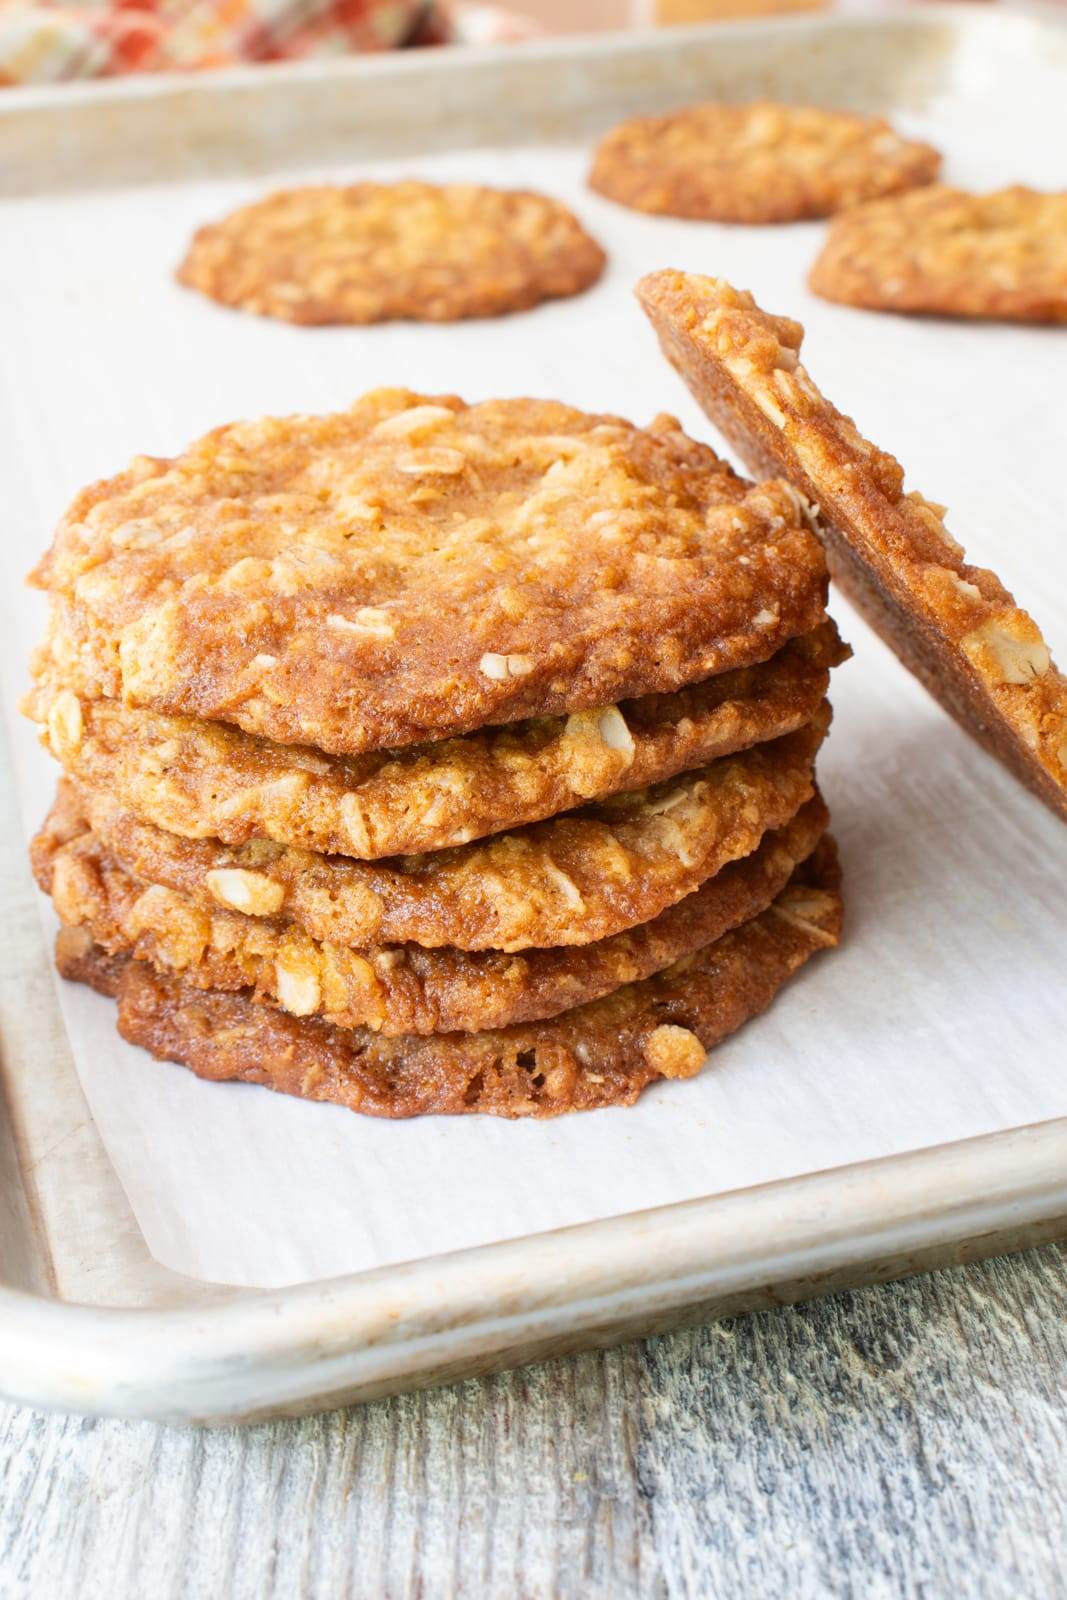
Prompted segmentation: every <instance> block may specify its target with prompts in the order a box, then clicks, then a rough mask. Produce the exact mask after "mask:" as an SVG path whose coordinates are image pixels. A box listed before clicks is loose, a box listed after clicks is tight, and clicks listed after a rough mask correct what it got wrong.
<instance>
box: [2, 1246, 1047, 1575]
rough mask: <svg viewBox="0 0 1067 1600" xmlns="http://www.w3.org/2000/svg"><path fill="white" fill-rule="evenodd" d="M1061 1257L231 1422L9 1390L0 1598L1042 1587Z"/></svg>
mask: <svg viewBox="0 0 1067 1600" xmlns="http://www.w3.org/2000/svg"><path fill="white" fill-rule="evenodd" d="M1065 1263H1067V1254H1065V1251H1064V1248H1063V1247H1057V1246H1051V1247H1048V1248H1046V1249H1044V1250H1040V1251H1031V1252H1029V1253H1027V1254H1026V1255H1022V1256H1017V1257H1013V1258H1005V1259H1002V1260H999V1261H990V1262H985V1263H982V1264H980V1265H978V1266H975V1267H971V1268H967V1269H961V1270H957V1271H952V1272H941V1273H936V1274H933V1275H931V1276H929V1277H926V1278H920V1279H914V1280H911V1281H909V1282H907V1283H903V1284H897V1285H890V1286H886V1287H881V1288H875V1289H868V1290H863V1291H856V1292H853V1293H850V1294H845V1295H840V1296H837V1297H836V1298H834V1299H830V1300H824V1301H820V1302H817V1303H814V1304H812V1305H809V1306H803V1307H797V1308H793V1309H790V1310H785V1311H781V1312H777V1313H768V1314H764V1315H761V1316H757V1317H751V1318H747V1319H739V1320H736V1321H734V1322H729V1323H723V1324H719V1325H716V1326H712V1327H707V1328H701V1329H697V1330H694V1331H692V1332H688V1333H679V1334H675V1335H672V1336H670V1337H668V1338H663V1339H656V1340H649V1341H647V1342H646V1343H644V1344H642V1345H631V1346H629V1347H627V1348H625V1349H622V1350H618V1351H611V1352H608V1353H607V1354H603V1355H588V1356H583V1357H580V1358H577V1359H575V1360H572V1361H568V1362H560V1363H553V1364H550V1365H546V1366H542V1367H539V1368H535V1369H531V1370H529V1371H526V1372H519V1373H514V1374H510V1375H506V1376H502V1377H498V1378H493V1379H489V1380H486V1381H477V1380H471V1381H470V1382H467V1383H463V1384H460V1385H457V1386H455V1387H453V1388H451V1389H447V1390H442V1391H440V1392H437V1393H433V1394H421V1395H410V1396H405V1397H402V1398H400V1399H397V1400H392V1401H386V1402H382V1403H380V1404H377V1405H373V1406H368V1407H366V1408H363V1409H359V1410H352V1411H348V1412H337V1413H334V1414H333V1415H330V1416H326V1417H320V1418H311V1419H308V1420H306V1421H303V1422H298V1423H278V1424H273V1425H264V1426H260V1427H256V1428H251V1429H247V1430H240V1429H230V1430H225V1431H220V1432H215V1433H193V1432H184V1431H179V1430H177V1429H168V1428H157V1427H154V1426H152V1425H150V1424H140V1423H137V1424H125V1423H119V1422H110V1421H100V1422H94V1421H92V1420H86V1419H79V1418H70V1417H45V1416H41V1415H37V1414H35V1413H32V1412H27V1411H22V1410H18V1409H15V1408H13V1407H7V1408H4V1409H3V1410H0V1595H2V1596H3V1600H68V1597H69V1600H74V1597H77V1600H96V1597H100V1600H134V1597H137V1600H141V1597H143V1596H146V1595H151V1596H152V1597H153V1600H171V1597H173V1600H219V1597H222V1596H225V1597H226V1600H268V1597H270V1600H274V1597H277V1600H340V1597H344V1596H358V1597H363V1596H367V1597H374V1600H378V1597H383V1600H394V1597H397V1600H400V1597H404V1600H407V1597H411V1600H415V1597H419V1596H425V1597H428V1600H439V1597H457V1600H458V1597H461V1596H462V1597H467V1596H471V1597H478V1600H482V1597H485V1596H498V1595H499V1596H507V1597H512V1596H515V1597H519V1600H526V1597H529V1600H541V1597H547V1596H556V1595H560V1596H567V1597H569V1596H581V1597H582V1600H602V1597H603V1600H607V1597H612V1600H615V1597H629V1596H635V1597H640V1600H645V1597H650V1600H651V1597H655V1600H659V1597H670V1600H674V1597H694V1600H696V1597H700V1600H705V1597H709V1596H714V1597H720V1596H722V1597H733V1596H740V1595H745V1596H748V1597H752V1600H763V1597H775V1600H777V1597H778V1596H781V1595H787V1594H788V1595H789V1596H790V1597H791V1600H793V1597H795V1600H807V1597H809V1596H810V1597H812V1600H815V1597H818V1600H824V1597H827V1596H830V1597H837V1596H841V1597H852V1596H854V1595H855V1596H863V1597H864V1600H866V1597H874V1600H880V1597H883V1596H885V1597H889V1596H893V1597H896V1596H922V1597H924V1600H929V1597H938V1600H940V1597H942V1596H944V1597H951V1600H962V1597H967V1596H972V1595H973V1596H979V1597H981V1600H1000V1597H1001V1596H1003V1597H1005V1600H1008V1597H1011V1600H1031V1597H1033V1600H1057V1597H1059V1596H1063V1595H1067V1497H1065V1466H1064V1464H1065V1462H1067V1273H1065V1271H1064V1267H1065Z"/></svg>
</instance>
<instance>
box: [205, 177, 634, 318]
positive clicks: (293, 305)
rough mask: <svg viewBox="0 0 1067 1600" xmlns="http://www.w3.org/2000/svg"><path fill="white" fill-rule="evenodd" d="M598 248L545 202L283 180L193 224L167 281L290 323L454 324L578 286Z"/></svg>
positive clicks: (425, 187) (591, 275) (594, 269)
mask: <svg viewBox="0 0 1067 1600" xmlns="http://www.w3.org/2000/svg"><path fill="white" fill-rule="evenodd" d="M603 270H604V252H603V250H601V248H600V246H599V245H598V244H597V242H596V240H595V239H592V238H590V236H589V234H588V233H586V231H585V229H584V228H583V227H582V226H581V224H580V223H579V221H578V219H577V218H576V217H575V216H574V215H573V214H572V213H571V212H570V211H568V210H567V208H566V206H564V205H561V204H560V202H559V201H558V200H552V199H549V198H548V197H547V196H546V195H541V194H531V193H528V192H526V191H524V190H504V189H484V188H479V187H476V186H475V185H472V184H448V185H444V186H441V185H438V184H432V183H416V182H405V183H355V184H351V185H349V186H348V187H347V188H337V187H330V186H321V187H317V188H304V189H288V190H284V191H282V192H280V193H278V194H272V195H268V196H266V198H265V199H262V200H258V201H256V203H255V204H254V205H249V206H243V207H242V208H241V209H240V210H239V211H235V212H233V213H232V215H230V216H228V217H225V218H224V219H223V220H222V221H221V222H213V223H209V224H208V225H207V226H206V227H203V228H201V229H200V231H199V232H198V233H197V234H196V236H195V238H194V239H193V242H192V244H191V245H190V247H189V252H188V254H187V256H186V257H185V260H184V261H183V262H182V264H181V266H180V267H179V269H178V280H179V282H180V283H183V284H186V285H187V286H188V287H189V288H191V289H199V290H200V291H201V292H202V293H203V294H206V295H209V296H210V297H211V298H212V299H213V300H218V301H219V302H221V304H222V305H226V306H236V307H239V308H240V309H242V310H244V311H254V312H257V313H258V314H259V315H260V316H265V317H278V318H281V319H282V320H283V321H285V322H299V323H368V322H385V321H390V320H395V319H397V318H404V319H408V320H414V321H418V322H455V321H458V320H459V319H460V318H463V317H495V316H500V315H502V314H503V313H505V312H509V311H525V310H527V309H528V308H529V307H531V306H535V305H538V304H539V303H540V302H541V301H543V300H552V299H558V298H560V297H561V296H566V295H574V294H579V293H581V291H582V290H583V289H587V288H589V286H590V284H593V283H595V282H596V280H597V279H598V278H599V277H600V274H601V273H602V272H603Z"/></svg>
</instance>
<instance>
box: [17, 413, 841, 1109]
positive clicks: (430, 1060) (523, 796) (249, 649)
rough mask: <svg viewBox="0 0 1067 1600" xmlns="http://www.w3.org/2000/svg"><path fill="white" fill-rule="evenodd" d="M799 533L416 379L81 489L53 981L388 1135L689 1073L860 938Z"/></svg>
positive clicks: (220, 436)
mask: <svg viewBox="0 0 1067 1600" xmlns="http://www.w3.org/2000/svg"><path fill="white" fill-rule="evenodd" d="M808 522H809V513H808V508H807V506H806V504H805V503H804V501H803V499H802V498H801V496H799V495H798V494H797V493H796V491H795V490H794V489H792V488H791V487H790V486H789V484H788V483H786V482H785V481H783V480H781V479H774V480H772V481H769V482H765V483H762V484H760V485H758V486H754V485H752V484H750V483H748V482H746V481H744V480H743V479H741V478H739V477H738V476H737V475H736V474H735V473H734V472H733V471H732V470H731V469H730V468H729V467H728V466H727V465H726V464H725V463H724V462H723V461H721V460H720V459H719V458H718V457H717V456H716V455H715V453H714V452H713V451H712V450H711V449H710V448H709V447H708V446H707V445H704V444H700V443H697V442H695V441H693V440H692V439H690V438H688V437H687V436H686V435H685V434H684V433H683V432H682V430H681V428H680V427H679V425H678V423H677V422H675V421H674V420H673V419H672V418H670V417H666V416H660V417H657V418H656V419H655V420H654V421H653V422H652V423H651V424H650V425H649V426H648V427H647V428H644V429H641V428H637V427H634V426H632V425H631V424H629V423H627V422H624V421H622V420H620V419H619V418H617V417H613V416H594V415H587V414H584V413H582V412H579V411H576V410H574V409H572V408H570V407H568V406H566V405H562V404H556V403H553V402H542V401H531V400H506V401H490V402H487V403H483V404H479V405H466V404H464V403H463V402H462V401H460V400H458V399H456V398H455V397H453V396H444V397H440V396H436V397H430V398H428V397H425V396H420V395H416V394H413V393H410V392H407V391H400V390H378V391H376V392H374V393H371V394H368V395H366V396H364V397H363V398H362V399H360V400H359V401H357V402H356V403H355V404H354V405H353V406H352V407H351V409H349V410H348V411H345V412H343V413H341V414H339V415H334V416H325V417H309V416H298V417H289V418H285V419H267V420H263V421H258V422H253V423H242V424H237V425H234V426H231V427H225V428H221V429H218V430H216V431H215V432H213V433H211V434H208V435H207V436H206V437H205V438H203V439H201V440H199V441H198V442H197V443H195V444H194V445H192V446H191V447H190V448H189V449H188V450H187V451H186V452H185V453H184V454H183V455H181V456H179V457H177V458H175V459H173V460H162V459H149V458H140V459H138V460H135V461H134V462H133V464H132V465H131V466H130V467H129V468H128V469H127V470H126V471H125V472H123V473H121V474H120V475H119V476H117V477H115V478H112V479H110V480H108V481H106V482H102V483H98V484H95V485H93V486H92V487H91V488H89V489H86V490H85V491H83V492H82V493H81V494H80V495H79V496H78V497H77V498H76V499H75V501H74V503H73V505H72V506H71V508H70V510H69V511H68V513H67V515H66V516H65V517H64V519H63V521H62V522H61V524H60V526H59V529H58V531H57V533H56V536H55V540H54V542H53V545H52V548H51V550H50V551H49V553H48V554H47V556H46V557H45V558H44V560H43V561H42V562H41V564H40V566H39V567H38V569H37V571H36V573H35V574H34V581H35V582H36V583H37V584H38V585H39V586H40V587H42V588H44V589H46V590H47V591H48V592H49V594H50V597H51V619H50V624H49V630H48V635H47V638H46V641H45V643H44V644H43V645H42V647H41V649H40V651H39V652H38V657H37V659H36V661H35V664H34V677H35V686H34V688H33V690H32V692H31V694H30V696H29V697H28V701H27V705H26V709H27V711H28V713H29V715H31V716H32V717H33V718H34V720H35V721H36V722H37V723H38V724H39V726H40V729H41V735H42V738H43V740H44V742H45V744H46V745H47V747H48V748H49V750H50V751H51V753H52V754H53V755H54V756H55V757H56V759H57V760H58V761H59V762H60V763H61V764H62V766H63V768H64V769H65V774H66V775H65V777H64V779H63V780H62V782H61V784H60V787H59V792H58V795H57V798H56V802H55V805H54V807H53V809H52V812H51V813H50V815H49V817H48V819H47V821H46V822H45V824H44V827H43V829H42V831H41V832H40V834H39V835H38V836H37V838H36V840H35V842H34V846H33V860H34V866H35V870H36V873H37V876H38V879H39V882H40V883H41V886H42V887H43V888H44V889H45V891H46V892H47V893H49V894H50V895H51V896H52V899H53V902H54V904H55V908H56V911H57V913H58V916H59V919H60V922H61V923H62V925H63V926H62V931H61V933H60V937H59V942H58V960H59V966H60V969H61V971H62V972H63V973H64V974H65V975H66V976H68V977H71V978H75V979H79V980H81V981H84V982H88V983H90V984H92V985H93V986H94V987H95V988H97V989H99V990H102V991H104V992H106V993H108V994H110V995H113V996H115V997H116V998H117V1001H118V1017H119V1028H120V1030H121V1032H122V1033H123V1035H124V1036H125V1037H126V1038H127V1039H129V1040H131V1041H133V1042H134V1043H137V1044H140V1045H143V1046H145V1047H146V1048H147V1049H149V1050H150V1051H152V1052H153V1053H154V1054H155V1055H157V1056H160V1057H164V1058H167V1059H170V1060H174V1061H179V1062H184V1063H185V1064H187V1065H188V1066H189V1067H191V1068H192V1069H193V1070H194V1071H195V1072H197V1073H198V1074H200V1075H202V1076H204V1077H208V1078H216V1079H222V1078H227V1079H232V1078H236V1079H243V1080H246V1081H251V1082H255V1083H260V1084H266V1085H269V1086H271V1087H274V1088H277V1089H281V1090H285V1091H287V1092H289V1093H293V1094H298V1095H303V1096H305V1097H309V1098H312V1099H318V1100H330V1101H335V1102H338V1103H341V1104H344V1105H346V1106H349V1107H351V1108H352V1109H355V1110H359V1111H363V1112H367V1113H372V1114H376V1115H382V1116H410V1115H414V1114H418V1113H422V1112H465V1111H483V1112H494V1113H498V1114H502V1115H506V1116H525V1115H549V1114H553V1113H557V1112H562V1111H566V1110H572V1109H587V1108H593V1107H600V1106H607V1105H612V1104H619V1103H630V1102H632V1101H633V1100H634V1099H636V1097H637V1095H638V1094H639V1093H640V1091H641V1089H642V1088H643V1087H644V1086H645V1085H646V1084H647V1083H649V1082H650V1081H652V1080H654V1079H657V1078H683V1077H689V1076H692V1075H693V1074H695V1073H696V1072H698V1071H699V1070H700V1068H701V1066H702V1065H703V1063H704V1060H705V1055H706V1051H707V1050H708V1048H709V1047H711V1046H713V1045H714V1044H715V1043H716V1042H717V1041H718V1040H720V1039H721V1038H723V1037H724V1036H725V1035H727V1034H728V1033H730V1032H731V1031H732V1030H733V1029H735V1028H737V1027H738V1026H739V1025H740V1024H741V1023H742V1022H744V1021H745V1019H746V1018H748V1017H749V1016H751V1015H753V1014H755V1013H756V1012H758V1011H760V1010H762V1009H763V1008H764V1007H765V1006H766V1005H767V1004H768V1003H769V1001H770V1000H771V999H772V997H773V996H774V994H775V993H776V991H777V990H778V989H779V988H780V987H781V985H782V984H783V983H784V982H785V981H786V980H787V979H788V978H789V976H790V975H791V974H792V973H794V972H795V971H796V970H797V969H798V968H799V967H800V966H801V965H802V963H803V962H805V961H806V960H807V958H808V957H809V956H810V955H812V954H813V953H815V952H816V951H818V950H820V949H822V948H823V947H826V946H830V945H833V944H834V943H836V940H837V936H838V929H839V922H840V900H839V896H838V892H837V868H836V861H835V857H834V851H833V846H832V843H831V842H830V841H829V839H828V838H827V836H826V826H827V820H828V819H827V813H826V808H825V806H824V804H823V801H822V799H821V798H820V796H819V794H818V792H817V790H816V787H815V778H814V767H815V759H816V755H817V753H818V749H819V746H820V744H821V742H822V740H823V738H824V736H825V734H826V731H827V727H828V724H829V710H828V707H827V704H826V699H825V696H826V691H827V685H828V675H829V671H830V668H831V667H833V666H834V665H835V664H836V663H838V662H839V661H840V660H842V659H843V656H844V655H845V653H846V652H845V650H844V648H843V647H842V645H841V643H840V640H839V639H838V637H837V634H836V631H835V629H834V627H833V624H832V623H831V622H830V621H829V620H828V619H827V616H826V612H825V599H826V568H825V560H824V555H823V551H822V547H821V545H820V543H819V541H818V540H817V539H816V537H815V536H814V535H813V533H812V531H811V529H810V527H809V525H808Z"/></svg>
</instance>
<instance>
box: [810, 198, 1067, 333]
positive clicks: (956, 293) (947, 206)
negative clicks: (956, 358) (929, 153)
mask: <svg viewBox="0 0 1067 1600" xmlns="http://www.w3.org/2000/svg"><path fill="white" fill-rule="evenodd" d="M809 282H810V284H811V287H812V288H813V289H814V290H815V293H816V294H819V295H822V297H823V299H825V300H836V301H840V302H842V303H843V304H845V305H853V306H865V307H867V308H868V309H870V310H879V311H907V312H927V313H930V314H932V315H937V316H944V317H990V318H995V319H998V320H1003V321H1009V322H1067V193H1061V194H1044V193H1040V192H1038V191H1037V190H1034V189H1024V188H1020V187H1016V188H1012V189H1000V190H998V191H997V192H995V193H993V194H968V193H967V192H966V191H964V190H962V189H949V188H946V187H944V186H943V185H941V184H936V185H931V186H930V187H929V188H926V189H922V190H917V191H916V192H915V193H913V194H907V195H900V196H898V197H896V198H895V199H892V200H880V201H877V202H874V203H873V204H870V205H865V206H857V207H856V208H855V209H854V210H851V211H847V212H845V213H844V214H843V215H842V216H840V217H837V218H836V219H835V220H834V222H833V224H832V226H831V228H830V231H829V233H828V235H827V238H826V243H825V244H824V246H823V249H822V253H821V255H820V256H819V258H818V260H817V261H816V263H815V265H814V267H813V268H812V270H811V275H810V279H809Z"/></svg>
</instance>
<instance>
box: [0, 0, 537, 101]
mask: <svg viewBox="0 0 1067 1600" xmlns="http://www.w3.org/2000/svg"><path fill="white" fill-rule="evenodd" d="M528 31H529V29H528V27H526V26H525V25H524V24H523V22H522V20H521V19H518V18H513V17H510V16H509V15H508V14H507V13H506V12H501V11H497V10H496V9H495V8H494V7H492V6H483V5H462V4H461V5H457V6H448V5H447V4H444V3H440V0H435V3H431V0H76V3H68V0H0V85H4V84H7V85H12V84H26V83H59V82H65V81H69V80H71V79H77V78H103V77H115V76H118V75H122V74H126V73H134V72H168V71H198V70H200V69H202V68H207V67H220V66H231V65H234V64H235V63H239V62H249V61H283V60H293V59H298V58H301V57H308V56H336V55H347V54H349V53H350V52H352V51H370V50H391V49H395V48H397V47H398V46H401V45H408V44H445V43H452V42H456V43H485V42H493V41H497V40H504V39H512V38H521V37H523V36H524V35H525V34H526V33H527V32H528Z"/></svg>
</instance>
